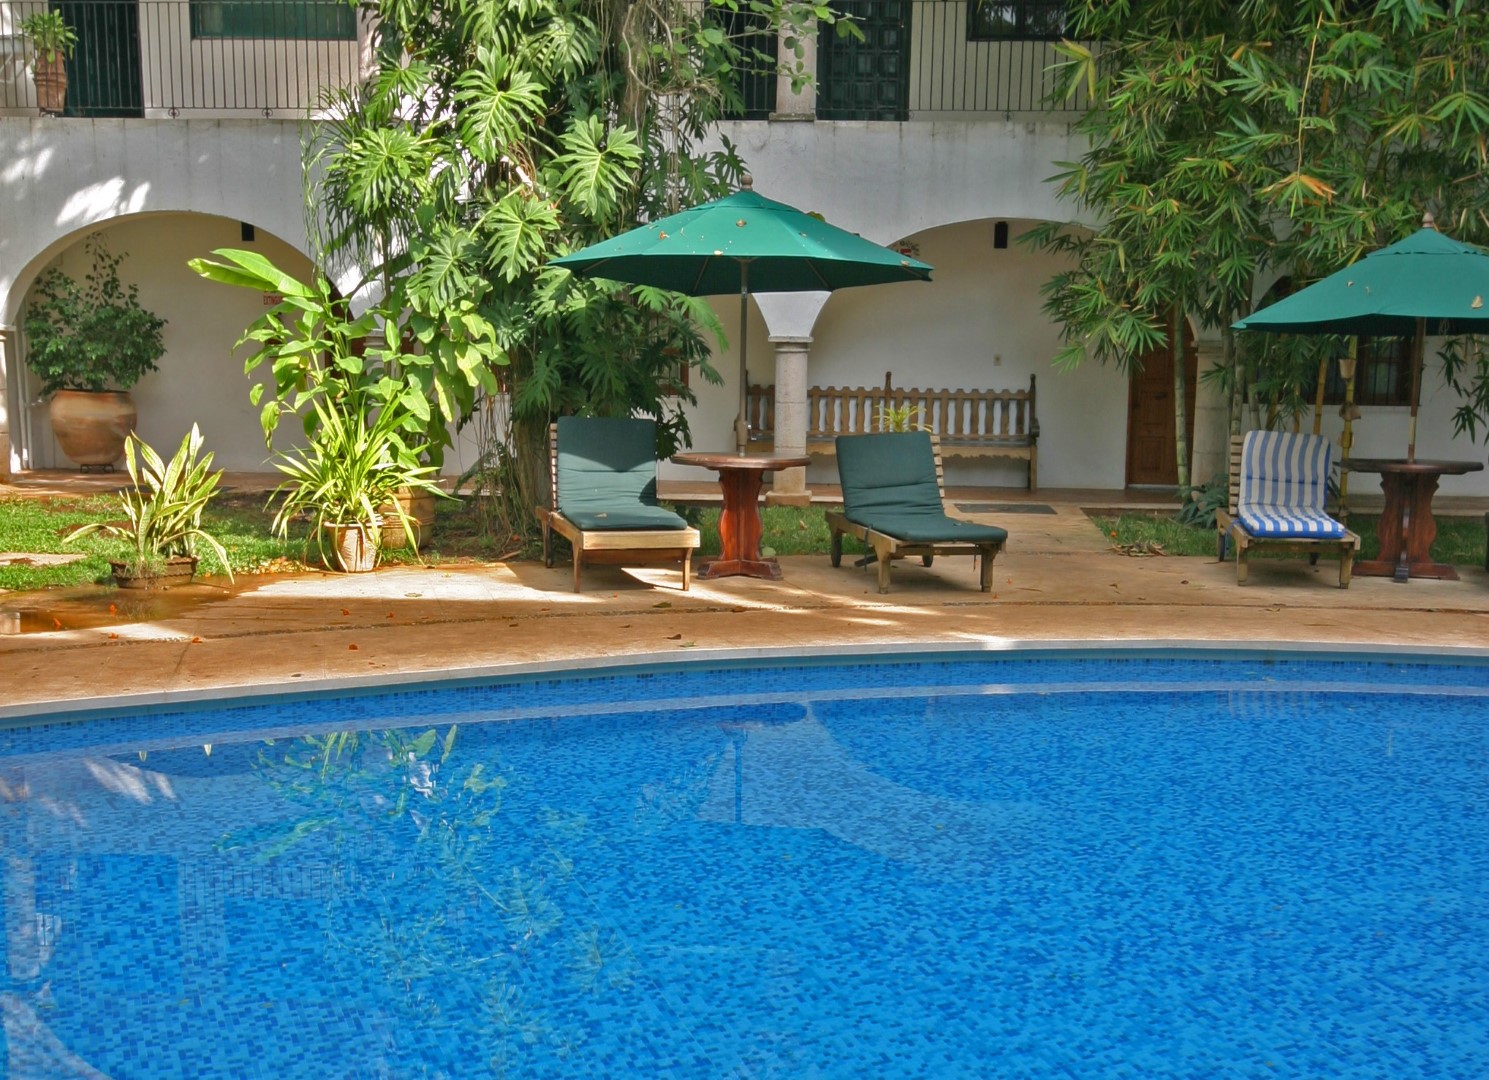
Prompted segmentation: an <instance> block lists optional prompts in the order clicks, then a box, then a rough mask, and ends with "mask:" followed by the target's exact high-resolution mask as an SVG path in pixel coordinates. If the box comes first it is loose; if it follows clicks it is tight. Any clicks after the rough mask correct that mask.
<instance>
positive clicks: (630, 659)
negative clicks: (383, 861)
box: [0, 638, 1489, 727]
mask: <svg viewBox="0 0 1489 1080" xmlns="http://www.w3.org/2000/svg"><path fill="white" fill-rule="evenodd" d="M993 653H1002V654H1013V653H1025V654H1039V655H1042V656H1045V657H1047V658H1049V659H1059V658H1062V657H1068V656H1072V655H1086V656H1089V655H1093V654H1094V655H1099V656H1107V657H1118V656H1123V657H1140V656H1144V655H1147V654H1151V653H1171V654H1173V655H1174V656H1176V657H1179V656H1195V657H1210V656H1217V655H1222V654H1225V655H1231V656H1235V657H1238V658H1246V659H1253V660H1256V659H1261V660H1267V659H1271V658H1278V657H1280V656H1282V655H1284V654H1285V655H1286V656H1287V657H1306V658H1312V659H1329V660H1338V661H1349V660H1361V659H1372V658H1374V659H1390V660H1403V661H1409V662H1422V661H1434V660H1437V661H1443V662H1447V663H1462V662H1465V661H1467V662H1480V663H1486V664H1489V647H1483V646H1469V645H1458V646H1451V645H1380V644H1365V643H1339V642H1322V641H1320V642H1298V641H1288V640H1280V639H1271V640H1266V641H1256V642H1247V643H1238V642H1235V641H1220V640H1214V641H1196V640H1192V639H1175V638H1152V639H1145V640H1134V639H1130V638H1123V639H1112V638H1059V639H1047V638H1036V639H998V640H982V641H971V642H968V641H957V642H948V641H934V642H932V641H924V642H916V641H894V642H882V643H872V644H864V643H854V644H841V645H839V644H834V645H782V646H747V647H727V648H712V649H688V650H687V651H686V652H680V651H679V650H676V649H672V650H668V651H665V652H663V651H649V652H637V653H625V654H615V655H609V656H586V657H568V658H562V659H552V660H536V661H520V662H514V663H495V664H477V665H466V666H461V667H449V668H440V669H425V670H417V671H401V672H379V673H377V674H368V675H334V676H326V677H323V678H314V679H296V680H295V681H294V682H293V683H286V682H282V681H281V682H274V683H264V682H259V683H221V684H217V685H212V686H195V687H191V688H189V689H171V688H165V689H161V690H152V691H148V692H142V693H135V694H111V695H106V694H100V695H93V696H84V697H71V698H65V699H58V700H51V701H30V702H24V703H21V704H16V705H0V727H20V726H24V725H27V724H30V723H34V722H37V721H65V720H78V721H82V720H87V719H97V718H100V717H107V716H110V715H115V714H122V713H135V712H139V711H141V710H146V709H165V710H172V711H175V710H179V709H184V708H189V707H192V706H197V705H212V704H226V703H233V704H243V705H249V704H268V703H273V702H276V701H289V700H297V699H302V698H314V697H322V696H327V695H364V694H382V693H390V692H410V691H415V692H417V691H421V690H439V689H443V688H451V687H458V686H468V685H473V684H480V683H490V682H502V681H507V680H517V679H526V678H534V677H544V676H550V677H551V676H562V675H576V676H589V675H619V674H625V673H627V672H630V671H643V670H655V669H657V668H686V667H708V666H712V665H721V664H733V663H746V662H751V661H767V662H771V663H791V662H794V661H800V662H808V663H810V662H814V661H819V660H820V661H830V660H852V659H856V658H859V659H884V658H893V659H895V660H900V661H913V660H915V659H917V658H926V659H936V660H950V659H954V658H957V657H966V658H969V659H970V658H974V657H978V656H985V655H987V654H993Z"/></svg>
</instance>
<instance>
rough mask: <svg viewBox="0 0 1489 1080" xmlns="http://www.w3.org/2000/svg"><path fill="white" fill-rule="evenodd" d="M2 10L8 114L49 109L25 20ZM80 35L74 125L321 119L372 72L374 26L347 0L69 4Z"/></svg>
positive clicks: (73, 69) (33, 6)
mask: <svg viewBox="0 0 1489 1080" xmlns="http://www.w3.org/2000/svg"><path fill="white" fill-rule="evenodd" d="M48 6H49V5H48V4H47V3H46V0H0V113H9V114H12V115H14V114H17V113H19V114H23V115H24V114H29V113H34V112H35V111H36V108H37V103H36V96H35V92H34V90H33V87H32V84H31V78H30V75H29V73H28V72H29V68H30V66H31V64H32V61H33V57H32V55H31V48H30V46H29V44H27V43H26V42H25V41H24V40H23V38H22V37H21V35H20V22H21V20H22V19H24V18H25V17H26V16H27V15H29V14H31V13H32V12H35V11H44V10H46V9H47V7H48ZM50 6H51V7H53V8H55V9H56V10H58V11H61V12H62V17H63V18H64V19H65V20H66V21H67V23H68V24H69V25H70V26H71V27H72V28H73V30H74V32H75V33H76V34H77V37H78V43H77V48H76V50H75V52H74V53H73V56H72V58H71V59H70V60H69V61H68V62H67V76H68V87H67V105H66V108H65V110H64V115H67V116H136V117H138V116H148V117H174V116H227V117H231V116H279V117H296V116H306V115H311V114H313V113H314V112H315V111H316V109H317V108H318V107H319V106H320V105H321V103H322V101H323V95H324V92H325V91H326V90H327V89H328V88H332V87H344V86H349V85H351V84H353V83H354V82H355V81H356V80H357V79H358V77H359V76H360V74H361V70H362V58H363V47H364V44H365V42H366V39H367V33H366V24H365V22H364V21H363V18H362V17H361V16H359V15H358V14H357V12H356V11H355V10H354V9H352V8H351V7H349V6H348V5H347V4H346V3H345V2H343V0H58V2H55V3H52V4H51V5H50Z"/></svg>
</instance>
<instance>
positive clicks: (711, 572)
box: [694, 558, 781, 581]
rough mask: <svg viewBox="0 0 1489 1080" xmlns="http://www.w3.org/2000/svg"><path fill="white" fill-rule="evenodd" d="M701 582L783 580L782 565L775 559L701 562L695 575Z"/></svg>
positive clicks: (721, 559) (717, 559)
mask: <svg viewBox="0 0 1489 1080" xmlns="http://www.w3.org/2000/svg"><path fill="white" fill-rule="evenodd" d="M694 576H695V577H696V578H698V580H699V581H713V580H715V579H717V578H723V577H753V578H764V579H765V580H767V581H780V580H781V564H780V563H778V562H776V561H775V560H774V559H724V558H710V559H702V560H700V561H699V564H698V570H697V572H696V573H695V574H694Z"/></svg>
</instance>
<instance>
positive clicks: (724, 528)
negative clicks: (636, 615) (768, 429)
mask: <svg viewBox="0 0 1489 1080" xmlns="http://www.w3.org/2000/svg"><path fill="white" fill-rule="evenodd" d="M672 460H673V461H675V462H677V463H678V464H679V465H698V466H701V467H702V468H705V469H713V470H714V471H715V472H717V473H718V474H719V487H720V488H722V489H723V492H724V512H723V513H722V514H720V515H719V546H720V549H721V554H720V555H719V556H718V557H717V558H710V559H702V560H700V561H699V567H698V578H699V579H700V580H702V581H711V580H713V579H714V578H721V577H734V576H736V575H743V576H744V577H756V578H767V579H769V580H771V581H779V580H780V578H781V567H780V564H779V563H777V562H776V561H775V560H774V559H766V558H762V557H761V555H760V533H761V525H760V485H761V482H762V481H763V480H764V479H765V474H766V473H768V472H775V471H776V470H777V469H795V468H799V467H801V466H804V465H810V464H811V463H812V459H811V458H810V457H808V456H807V455H805V454H730V453H724V452H722V451H701V450H688V451H685V452H683V453H681V454H673V455H672Z"/></svg>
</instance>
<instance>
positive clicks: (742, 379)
mask: <svg viewBox="0 0 1489 1080" xmlns="http://www.w3.org/2000/svg"><path fill="white" fill-rule="evenodd" d="M749 332H750V264H749V262H748V261H744V262H741V263H740V264H739V412H738V413H737V414H736V415H735V417H734V451H735V453H737V454H739V455H740V456H741V457H743V456H744V452H745V445H746V444H747V443H749V441H750V422H749V420H748V419H747V418H746V415H745V412H746V408H747V406H748V399H747V396H746V395H747V394H748V393H749V381H750V371H749V360H750V358H749V352H748V350H747V349H746V346H747V345H748V344H749Z"/></svg>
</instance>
